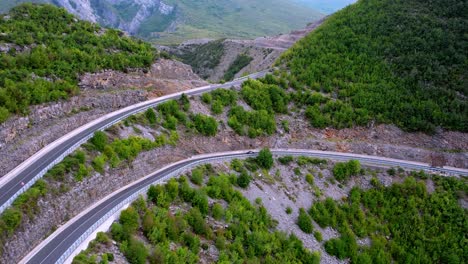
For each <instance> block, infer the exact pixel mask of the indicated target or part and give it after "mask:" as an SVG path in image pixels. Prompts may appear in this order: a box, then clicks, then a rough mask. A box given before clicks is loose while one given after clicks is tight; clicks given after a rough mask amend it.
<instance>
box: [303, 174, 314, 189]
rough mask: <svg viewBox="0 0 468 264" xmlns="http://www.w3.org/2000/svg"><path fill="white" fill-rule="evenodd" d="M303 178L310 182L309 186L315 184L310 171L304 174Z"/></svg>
mask: <svg viewBox="0 0 468 264" xmlns="http://www.w3.org/2000/svg"><path fill="white" fill-rule="evenodd" d="M305 180H306V182H307V183H309V184H310V186H314V185H315V182H314V176H313V175H312V174H310V173H308V174H306V177H305Z"/></svg>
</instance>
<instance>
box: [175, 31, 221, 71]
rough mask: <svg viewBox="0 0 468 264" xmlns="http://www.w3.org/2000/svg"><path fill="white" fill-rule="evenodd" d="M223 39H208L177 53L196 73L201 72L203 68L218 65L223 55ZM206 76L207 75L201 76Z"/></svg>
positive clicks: (212, 67)
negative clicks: (192, 47)
mask: <svg viewBox="0 0 468 264" xmlns="http://www.w3.org/2000/svg"><path fill="white" fill-rule="evenodd" d="M223 42H224V39H220V40H216V41H210V42H208V43H206V44H202V45H199V46H197V47H196V48H195V49H193V50H191V51H188V52H185V53H183V54H181V55H178V56H179V57H180V58H181V59H182V61H183V62H184V63H186V64H188V65H190V66H192V68H193V70H194V72H195V73H197V74H201V73H202V70H203V69H204V68H207V69H214V68H215V67H216V66H218V65H219V62H220V61H221V57H222V56H223V55H224V44H223ZM201 77H202V78H206V77H208V76H201Z"/></svg>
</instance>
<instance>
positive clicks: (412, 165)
mask: <svg viewBox="0 0 468 264" xmlns="http://www.w3.org/2000/svg"><path fill="white" fill-rule="evenodd" d="M246 152H247V150H243V151H234V152H224V153H216V154H207V155H201V156H197V157H193V158H191V159H188V160H182V161H179V162H177V163H175V164H172V165H169V166H167V167H165V168H163V169H161V170H159V171H157V172H154V173H152V174H150V175H148V176H146V177H145V178H142V179H141V180H139V181H137V182H135V183H133V184H130V185H128V186H126V187H123V188H122V189H121V190H124V188H128V187H131V186H133V185H136V184H139V183H140V182H141V181H142V180H145V179H147V178H151V177H154V176H156V175H157V173H159V172H163V171H164V170H168V169H170V168H171V167H173V166H177V165H179V164H183V163H185V162H190V160H193V161H191V162H190V163H186V164H184V165H182V166H181V167H180V168H178V169H176V170H174V171H170V170H169V171H168V172H167V174H166V175H164V176H163V177H161V178H159V179H157V180H154V181H151V182H149V183H146V184H145V185H144V186H141V187H140V188H139V189H137V190H136V191H135V192H134V193H132V194H130V195H129V197H127V198H125V199H124V200H123V201H122V202H120V203H119V204H117V205H116V206H114V207H112V209H111V210H109V211H108V212H106V214H105V215H103V216H102V217H101V218H99V220H98V221H97V222H95V223H94V224H93V225H92V226H91V227H89V228H88V229H87V230H86V231H85V232H84V233H83V234H82V235H81V236H80V237H79V238H78V239H77V240H76V241H74V243H73V244H72V245H71V246H70V247H69V248H68V249H67V250H66V251H65V252H64V253H63V254H62V255H61V257H60V258H59V260H58V261H57V262H56V263H64V262H65V261H67V260H68V259H69V258H70V257H71V255H72V254H73V253H74V252H75V251H76V250H77V249H78V248H79V247H80V246H82V243H83V242H84V241H86V240H87V239H89V237H90V236H91V234H93V232H95V231H96V230H97V229H98V228H99V227H100V226H101V225H102V224H103V223H105V222H106V221H107V220H108V219H109V218H110V217H111V216H113V215H115V214H116V213H117V212H119V211H121V210H123V208H124V207H125V205H127V204H130V203H131V202H132V201H134V200H135V199H136V198H137V197H138V196H140V195H142V194H145V193H146V192H147V190H148V188H149V187H150V186H151V185H154V184H160V183H162V182H164V181H166V180H167V179H169V178H171V177H174V176H177V175H179V174H180V173H182V172H184V171H185V170H187V169H189V168H191V167H194V166H197V165H200V164H206V163H210V162H213V161H225V160H232V159H234V158H247V157H254V156H256V155H257V152H258V150H255V151H254V152H252V153H246ZM272 152H273V154H274V155H276V156H296V157H297V156H308V157H315V158H322V159H330V160H335V161H348V160H351V159H355V160H359V161H360V162H361V163H363V164H367V165H376V166H385V167H404V168H407V169H410V170H426V171H428V170H432V168H431V167H430V166H428V165H427V164H424V163H419V162H409V161H402V160H395V159H390V158H381V157H374V156H367V155H360V154H349V153H337V152H327V151H316V150H297V149H296V150H288V149H275V150H272ZM440 170H441V171H443V172H445V173H448V174H452V175H463V176H468V170H466V169H455V168H446V169H440ZM118 193H119V191H116V193H115V194H111V195H109V196H108V197H106V198H104V199H103V200H101V202H104V201H106V200H108V199H113V198H114V197H115V195H116V194H118ZM101 202H99V203H101ZM99 203H98V204H99ZM95 206H97V205H95ZM87 210H92V208H90V209H87ZM84 215H85V214H83V215H82V216H76V217H75V218H74V220H72V221H74V222H76V221H78V220H79V219H80V218H81V217H83V216H84ZM74 222H73V223H74ZM64 230H65V229H63V230H62V231H58V232H63V231H64ZM54 234H56V233H54ZM52 236H54V235H52ZM49 239H53V238H49ZM43 243H45V244H47V243H48V242H45V241H44V242H43ZM45 244H44V245H45ZM44 245H42V247H43V246H44ZM38 248H39V250H40V248H41V245H40V246H38ZM36 249H37V248H36ZM36 249H35V250H36ZM34 254H36V253H32V252H31V253H30V255H31V256H29V255H28V257H29V258H28V257H27V258H25V259H24V260H22V261H21V262H20V263H24V262H25V261H28V260H27V259H30V258H32V256H34Z"/></svg>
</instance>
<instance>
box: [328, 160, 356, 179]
mask: <svg viewBox="0 0 468 264" xmlns="http://www.w3.org/2000/svg"><path fill="white" fill-rule="evenodd" d="M360 172H361V164H360V163H359V161H358V160H350V161H348V162H338V163H336V164H335V166H334V167H333V176H334V177H335V179H337V180H338V181H341V182H344V181H346V180H348V179H349V177H351V176H356V175H358V174H359V173H360Z"/></svg>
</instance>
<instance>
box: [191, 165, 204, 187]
mask: <svg viewBox="0 0 468 264" xmlns="http://www.w3.org/2000/svg"><path fill="white" fill-rule="evenodd" d="M204 173H205V171H204V169H203V168H202V167H197V168H195V169H193V170H192V173H191V174H190V181H191V182H193V183H194V184H196V185H201V184H202V183H203V176H204Z"/></svg>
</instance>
